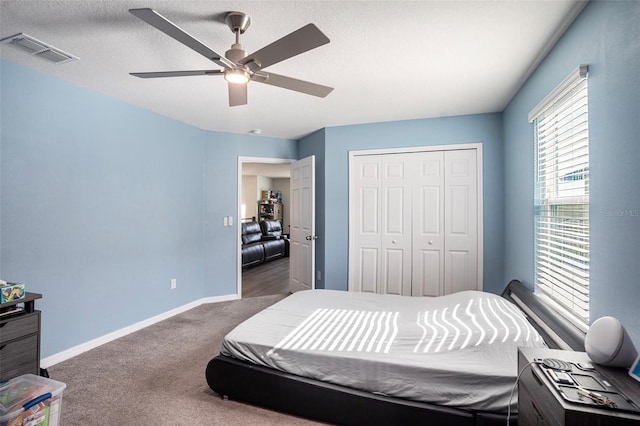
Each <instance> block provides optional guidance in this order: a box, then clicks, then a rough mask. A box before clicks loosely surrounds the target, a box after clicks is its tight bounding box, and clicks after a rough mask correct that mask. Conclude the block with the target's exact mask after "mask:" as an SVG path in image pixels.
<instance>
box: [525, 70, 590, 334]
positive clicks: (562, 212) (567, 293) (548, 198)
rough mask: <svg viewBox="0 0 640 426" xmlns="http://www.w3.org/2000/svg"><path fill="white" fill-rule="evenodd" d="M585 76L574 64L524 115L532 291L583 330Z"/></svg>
mask: <svg viewBox="0 0 640 426" xmlns="http://www.w3.org/2000/svg"><path fill="white" fill-rule="evenodd" d="M587 77H588V66H587V65H580V66H579V67H578V68H576V69H575V70H574V71H573V72H572V73H571V74H570V75H569V76H568V77H567V78H565V79H564V80H563V81H562V82H561V83H560V84H559V85H558V86H557V87H556V88H555V89H553V90H552V91H551V93H549V94H548V95H547V96H546V97H545V98H544V99H543V100H542V101H541V102H540V103H538V105H536V107H535V108H533V109H532V110H531V112H530V113H529V117H528V118H529V122H532V123H533V124H534V127H533V131H534V140H535V150H534V153H535V154H534V155H535V163H534V164H535V166H534V175H535V176H534V177H535V181H534V184H535V194H534V285H535V291H536V294H538V295H539V296H540V297H541V298H542V299H543V300H544V301H545V303H547V304H548V305H549V307H551V308H552V309H553V310H555V311H556V312H558V313H559V314H560V315H562V316H563V317H565V318H567V319H568V320H569V321H570V322H571V323H573V324H574V325H575V326H577V327H578V328H579V329H581V330H582V331H585V332H586V331H587V330H588V327H589V320H590V317H589V315H590V313H589V298H590V290H589V263H590V256H589V251H590V245H589V244H590V243H589V238H590V237H589V190H588V188H589V154H588V151H589V134H588V133H589V132H588V130H589V118H588V82H587ZM576 94H578V95H579V96H577V97H575V95H576ZM574 97H575V99H576V101H574ZM580 108H582V110H581V109H580ZM539 126H540V127H539ZM576 130H577V131H576ZM564 131H567V132H569V135H568V136H567V134H565V133H564ZM576 141H577V142H576ZM549 149H551V150H552V152H551V151H550V150H549ZM574 160H577V162H574ZM547 163H548V164H547ZM574 164H575V165H574ZM563 166H565V167H568V168H565V169H561V168H562V167H563ZM559 170H560V171H559ZM581 191H582V193H581ZM562 192H564V195H563V194H561V193H562ZM543 231H544V232H545V233H544V234H543Z"/></svg>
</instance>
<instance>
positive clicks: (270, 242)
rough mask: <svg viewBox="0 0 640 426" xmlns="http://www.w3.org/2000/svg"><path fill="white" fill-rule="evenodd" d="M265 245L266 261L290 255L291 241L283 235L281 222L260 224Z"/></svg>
mask: <svg viewBox="0 0 640 426" xmlns="http://www.w3.org/2000/svg"><path fill="white" fill-rule="evenodd" d="M260 228H261V229H262V240H263V241H264V242H265V243H264V260H265V262H266V261H269V260H273V259H278V258H280V257H284V256H288V255H289V240H287V239H285V238H284V236H283V235H282V224H281V223H280V221H279V220H263V221H262V222H260Z"/></svg>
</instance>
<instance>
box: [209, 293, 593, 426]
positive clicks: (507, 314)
mask: <svg viewBox="0 0 640 426" xmlns="http://www.w3.org/2000/svg"><path fill="white" fill-rule="evenodd" d="M583 341H584V336H582V335H581V334H580V333H579V332H577V331H576V330H575V329H573V328H572V327H571V326H569V325H568V324H565V323H564V321H562V320H560V319H559V318H558V317H557V316H555V315H554V314H553V313H552V311H550V310H548V309H546V308H545V307H544V305H543V304H541V303H540V301H539V300H538V299H537V297H536V296H535V295H534V294H533V293H531V292H530V291H528V290H527V289H526V288H525V287H524V286H523V285H522V284H521V283H519V282H518V281H512V282H511V283H510V284H509V285H508V287H507V289H506V290H505V292H504V293H503V294H502V295H501V296H497V295H493V294H489V293H482V292H460V293H455V294H451V295H447V296H442V297H437V298H411V297H402V296H392V295H384V296H383V295H377V294H370V293H355V292H341V291H332V290H308V291H302V292H298V293H295V294H293V295H291V296H288V297H287V298H285V299H283V300H282V301H280V302H278V303H276V304H274V305H272V306H270V307H268V308H267V309H265V310H263V311H262V312H259V313H258V314H256V315H255V316H253V317H251V318H249V319H248V320H246V321H245V322H243V323H242V324H240V325H238V327H236V328H235V329H234V330H233V331H231V332H230V333H229V334H228V335H227V336H226V337H225V339H224V340H223V343H222V347H221V350H220V354H219V355H217V356H216V357H214V358H213V359H212V360H211V361H210V362H209V364H208V366H207V370H206V377H207V382H208V384H209V386H210V387H211V389H212V390H213V391H215V392H217V393H218V394H220V395H222V396H224V397H228V398H231V399H237V400H242V401H246V402H249V403H253V404H256V405H261V406H264V407H267V408H271V409H275V410H279V411H284V412H288V413H291V414H294V415H299V416H303V417H307V418H312V419H316V420H321V421H325V422H330V423H338V424H389V423H395V424H400V423H401V424H416V423H420V424H428V423H431V424H451V425H458V424H459V425H485V424H487V425H489V424H504V422H505V418H506V413H507V410H508V408H509V406H510V407H511V410H514V409H515V408H516V401H517V399H516V398H515V397H514V398H511V395H510V394H511V389H512V387H513V384H514V381H515V377H516V376H517V371H516V370H517V348H518V347H519V346H529V347H542V346H548V347H552V348H562V349H581V345H582V344H583ZM512 418H513V417H512ZM513 423H515V422H512V424H513Z"/></svg>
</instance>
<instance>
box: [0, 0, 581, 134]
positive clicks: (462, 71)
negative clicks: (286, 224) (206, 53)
mask: <svg viewBox="0 0 640 426" xmlns="http://www.w3.org/2000/svg"><path fill="white" fill-rule="evenodd" d="M584 5H585V3H584V2H581V1H560V0H555V1H549V0H544V1H541V0H530V1H520V0H509V1H506V0H505V1H329V0H325V1H306V0H295V1H158V0H150V1H98V0H85V1H49V0H47V1H32V0H19V1H10V0H0V38H4V37H8V36H11V35H13V34H16V33H20V32H23V33H26V34H28V35H30V36H33V37H35V38H37V39H39V40H41V41H43V42H45V43H48V44H50V45H52V46H54V47H57V48H59V49H62V50H63V51H66V52H68V53H71V54H72V55H75V56H77V57H79V58H80V60H79V61H75V62H70V63H66V64H59V65H55V64H52V63H49V62H47V61H44V60H42V59H39V58H35V57H31V56H29V55H28V54H25V53H24V52H21V51H19V50H17V49H15V48H12V47H8V46H5V45H2V46H0V55H1V56H2V57H3V58H6V59H8V60H10V61H13V62H17V63H20V64H23V65H26V66H28V67H31V68H34V69H37V70H39V71H41V72H44V73H47V74H51V75H54V76H56V77H59V78H61V79H64V80H67V81H70V82H72V83H74V84H76V85H78V86H82V87H86V88H89V89H92V90H95V91H97V92H100V93H103V94H106V95H108V96H112V97H114V98H118V99H121V100H123V101H125V102H128V103H130V104H133V105H137V106H140V107H142V108H145V109H147V110H151V111H154V112H157V113H159V114H162V115H165V116H167V117H171V118H174V119H176V120H179V121H182V122H185V123H188V124H191V125H194V126H197V127H199V128H202V129H207V130H217V131H224V132H232V133H247V132H249V131H250V130H251V129H261V130H262V135H264V136H274V137H284V138H291V139H297V138H300V137H302V136H305V135H307V134H309V133H311V132H313V131H315V130H317V129H320V128H323V127H328V126H338V125H348V124H359V123H370V122H381V121H392V120H404V119H414V118H427V117H439V116H449V115H463V114H475V113H485V112H496V111H502V110H503V109H504V107H505V106H506V104H507V103H508V101H509V100H510V99H511V97H512V96H513V94H514V93H515V92H516V91H517V90H518V88H519V87H520V85H521V84H522V83H523V82H524V80H525V79H526V77H527V76H528V75H529V73H530V72H531V71H532V69H533V68H534V67H535V66H536V65H537V64H538V63H539V61H540V60H541V59H542V57H543V56H544V54H545V53H546V52H547V51H548V50H549V48H550V47H551V46H552V45H553V43H555V41H556V40H557V39H558V38H559V36H560V35H561V34H562V33H563V32H564V30H565V29H566V27H567V26H568V25H569V24H570V23H571V22H572V21H573V19H574V18H575V16H576V15H577V13H579V11H580V10H582V8H583V7H584ZM140 7H150V8H153V9H154V10H156V11H157V12H158V13H160V14H162V15H163V16H165V17H166V18H168V19H169V20H171V21H172V22H174V23H175V24H176V25H178V26H179V27H181V28H182V29H184V30H185V31H186V32H188V33H190V34H191V35H193V36H194V37H196V38H197V39H199V40H201V41H202V42H203V43H205V44H206V45H208V46H209V47H210V48H212V49H213V50H215V51H216V52H218V53H224V52H225V51H226V50H227V49H229V47H230V45H231V44H232V43H233V42H234V35H233V33H232V32H231V31H230V30H229V28H228V27H227V26H226V25H225V24H224V15H225V13H226V12H228V11H235V10H237V11H242V12H245V13H248V14H249V15H250V17H251V20H252V24H251V26H250V28H249V29H248V30H247V32H246V33H245V34H244V35H243V36H242V38H241V43H242V44H243V45H244V46H245V49H246V50H247V52H248V53H251V52H254V51H256V50H258V49H260V48H262V47H263V46H265V45H267V44H269V43H271V42H273V41H275V40H277V39H279V38H280V37H282V36H284V35H286V34H288V33H290V32H292V31H294V30H296V29H298V28H300V27H302V26H303V25H306V24H307V23H310V22H312V23H315V24H316V25H317V26H318V28H320V30H321V31H322V32H324V33H325V34H326V35H327V36H328V37H329V39H330V40H331V42H330V43H329V44H327V45H324V46H321V47H319V48H317V49H314V50H311V51H309V52H306V53H303V54H301V55H299V56H296V57H294V58H291V59H288V60H286V61H283V62H281V63H278V64H275V65H273V66H271V67H269V68H267V69H266V71H271V72H275V73H278V74H283V75H286V76H289V77H294V78H298V79H302V80H307V81H311V82H314V83H319V84H323V85H327V86H331V87H334V88H335V90H334V91H333V92H332V93H331V94H329V96H328V97H326V98H324V99H322V98H316V97H313V96H308V95H304V94H300V93H297V92H292V91H289V90H285V89H281V88H278V87H273V86H268V85H265V84H257V83H249V104H248V105H245V106H239V107H233V108H230V107H229V106H228V97H227V88H226V82H225V81H224V80H223V79H222V78H221V77H219V76H200V77H178V78H170V79H167V78H164V79H145V80H143V79H138V78H135V77H132V76H130V75H129V72H143V71H174V70H189V69H219V67H218V66H217V65H216V64H214V63H213V62H210V61H209V60H207V59H206V58H204V57H203V56H201V55H199V54H198V53H195V52H194V51H192V50H190V49H189V48H187V47H186V46H184V45H182V44H180V43H178V42H176V41H175V40H173V39H171V38H170V37H168V36H167V35H165V34H163V33H161V32H160V31H158V30H157V29H155V28H153V27H151V26H149V25H147V24H146V23H144V22H142V21H141V20H139V19H138V18H136V17H135V16H133V15H131V14H130V13H128V9H130V8H140Z"/></svg>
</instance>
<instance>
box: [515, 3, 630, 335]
mask: <svg viewBox="0 0 640 426" xmlns="http://www.w3.org/2000/svg"><path fill="white" fill-rule="evenodd" d="M580 64H587V65H589V80H588V85H589V144H590V148H589V156H590V170H589V179H590V181H589V184H590V203H591V206H590V213H589V215H590V218H589V220H590V243H591V253H590V257H591V276H590V287H591V297H590V299H591V300H590V311H591V320H592V321H593V320H595V319H597V318H599V317H601V316H605V315H611V316H614V317H617V318H618V319H620V320H621V321H622V323H623V324H624V325H625V327H626V328H627V330H628V331H629V334H630V335H631V337H632V339H633V340H634V341H635V343H636V346H639V347H640V315H638V301H640V261H639V260H640V189H639V188H640V173H638V164H640V84H639V83H638V77H639V76H640V2H635V1H619V2H608V1H592V2H590V3H589V4H588V5H587V7H586V8H585V9H584V11H583V12H582V14H581V15H580V16H579V17H578V18H577V19H576V21H575V22H574V23H573V25H572V26H571V27H570V28H569V30H568V31H567V32H566V33H565V35H564V36H563V37H562V38H561V39H560V41H559V42H558V43H557V44H556V46H555V47H554V48H553V50H552V51H551V52H550V53H549V54H548V56H547V57H546V58H545V60H544V61H543V62H542V63H541V65H540V66H539V67H538V69H537V70H536V71H535V72H534V73H533V74H532V75H531V77H530V78H529V80H528V81H527V83H526V84H525V85H524V86H523V87H522V89H521V90H520V91H519V93H518V94H517V95H516V96H515V97H514V99H513V100H512V101H511V103H510V104H509V106H508V107H507V109H506V110H505V112H504V145H505V200H506V203H505V211H506V215H505V219H506V220H505V236H506V239H505V244H506V246H505V256H506V258H505V273H506V276H507V277H508V278H519V279H521V280H522V281H523V282H524V283H525V284H526V285H528V286H529V287H532V286H533V279H534V265H533V253H534V239H533V179H534V170H533V166H534V138H533V125H532V124H530V123H528V122H527V115H528V113H529V111H530V110H531V109H532V108H533V107H534V106H535V105H536V104H537V103H538V102H540V101H541V100H542V99H543V98H544V97H545V96H546V95H547V94H548V93H549V92H550V91H551V90H552V89H553V88H554V87H555V86H556V85H557V84H559V83H560V82H561V81H562V80H563V79H564V78H565V77H566V76H567V75H568V74H569V73H570V72H571V71H572V70H574V69H575V68H576V67H577V66H578V65H580Z"/></svg>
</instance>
